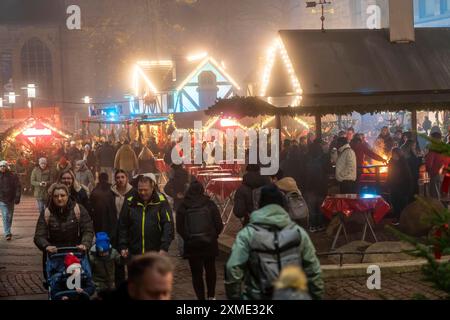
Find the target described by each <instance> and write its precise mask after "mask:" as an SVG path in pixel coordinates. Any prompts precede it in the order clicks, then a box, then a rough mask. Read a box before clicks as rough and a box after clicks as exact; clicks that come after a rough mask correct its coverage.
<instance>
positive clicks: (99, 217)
mask: <svg viewBox="0 0 450 320" xmlns="http://www.w3.org/2000/svg"><path fill="white" fill-rule="evenodd" d="M113 205H114V201H113V194H112V192H111V184H110V183H109V182H108V174H106V173H105V172H102V173H100V175H99V176H98V183H97V185H96V186H95V188H94V190H92V192H91V195H90V196H89V209H90V215H91V217H92V221H93V222H94V230H95V232H96V233H98V232H106V233H107V234H108V236H111V234H110V233H108V232H107V231H111V230H106V229H109V228H107V226H106V225H105V221H106V220H107V219H108V215H109V214H110V212H111V211H113V209H114V208H113V207H112V206H113ZM114 238H115V236H114Z"/></svg>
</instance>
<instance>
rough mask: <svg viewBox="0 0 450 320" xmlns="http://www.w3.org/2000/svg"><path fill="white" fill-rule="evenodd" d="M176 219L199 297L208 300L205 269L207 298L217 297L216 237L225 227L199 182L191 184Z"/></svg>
mask: <svg viewBox="0 0 450 320" xmlns="http://www.w3.org/2000/svg"><path fill="white" fill-rule="evenodd" d="M176 218H177V219H176V226H177V231H178V233H179V234H180V236H181V237H182V238H183V240H184V250H183V252H184V257H186V258H188V259H189V266H190V268H191V273H192V284H193V286H194V290H195V294H196V295H197V299H199V300H205V286H204V284H203V270H204V271H205V274H206V287H207V298H208V300H215V298H214V297H215V289H216V266H215V261H216V257H217V255H218V254H219V246H218V242H217V238H218V237H219V234H220V233H221V232H222V230H223V223H222V218H221V217H220V212H219V209H218V208H217V205H216V204H215V203H214V202H213V201H212V200H211V199H210V198H209V197H207V196H206V195H205V189H204V188H203V185H202V184H201V183H200V182H197V181H194V182H192V183H191V185H190V186H189V189H188V191H187V192H186V195H185V198H184V200H183V202H182V203H181V205H180V207H179V208H178V210H177V212H176Z"/></svg>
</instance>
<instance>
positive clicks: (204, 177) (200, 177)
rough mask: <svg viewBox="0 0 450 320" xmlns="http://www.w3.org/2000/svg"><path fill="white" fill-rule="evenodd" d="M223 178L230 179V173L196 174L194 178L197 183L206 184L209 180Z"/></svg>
mask: <svg viewBox="0 0 450 320" xmlns="http://www.w3.org/2000/svg"><path fill="white" fill-rule="evenodd" d="M225 177H231V173H230V172H221V171H217V172H200V173H198V174H197V176H196V178H197V180H198V181H199V182H201V183H203V184H206V183H207V182H208V181H209V180H211V179H216V178H225Z"/></svg>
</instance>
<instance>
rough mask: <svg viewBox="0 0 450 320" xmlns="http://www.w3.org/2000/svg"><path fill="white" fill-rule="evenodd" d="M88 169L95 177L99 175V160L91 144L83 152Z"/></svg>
mask: <svg viewBox="0 0 450 320" xmlns="http://www.w3.org/2000/svg"><path fill="white" fill-rule="evenodd" d="M82 160H84V162H85V163H86V166H87V167H88V169H89V170H90V171H91V172H92V174H93V176H94V177H95V176H96V173H97V159H96V157H95V154H94V151H92V147H91V145H90V144H86V145H85V146H84V150H83V159H82Z"/></svg>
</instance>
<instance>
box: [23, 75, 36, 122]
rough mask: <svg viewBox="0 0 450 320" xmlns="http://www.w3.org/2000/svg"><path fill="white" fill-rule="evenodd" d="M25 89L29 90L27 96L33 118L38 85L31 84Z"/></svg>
mask: <svg viewBox="0 0 450 320" xmlns="http://www.w3.org/2000/svg"><path fill="white" fill-rule="evenodd" d="M25 89H26V90H27V96H28V99H29V100H28V108H30V113H31V116H34V108H33V101H34V99H35V98H36V85H35V84H34V83H29V84H28V85H27V87H26V88H25Z"/></svg>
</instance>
